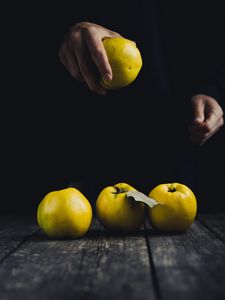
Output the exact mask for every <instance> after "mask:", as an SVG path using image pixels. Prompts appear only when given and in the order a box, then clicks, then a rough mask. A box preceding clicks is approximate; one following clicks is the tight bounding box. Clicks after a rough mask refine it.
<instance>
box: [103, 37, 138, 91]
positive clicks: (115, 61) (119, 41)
mask: <svg viewBox="0 0 225 300" xmlns="http://www.w3.org/2000/svg"><path fill="white" fill-rule="evenodd" d="M103 45H104V47H105V50H106V53H107V57H108V60H109V64H110V66H111V68H112V73H113V78H112V80H110V81H106V80H104V79H103V78H102V79H101V80H100V83H101V85H102V87H103V88H105V89H119V88H122V87H124V86H127V85H129V84H130V83H132V82H133V81H134V80H135V79H136V77H137V75H138V73H139V71H140V70H141V67H142V58H141V54H140V51H139V50H138V48H137V47H136V44H135V42H133V41H130V40H128V39H125V38H121V37H116V38H106V39H104V40H103Z"/></svg>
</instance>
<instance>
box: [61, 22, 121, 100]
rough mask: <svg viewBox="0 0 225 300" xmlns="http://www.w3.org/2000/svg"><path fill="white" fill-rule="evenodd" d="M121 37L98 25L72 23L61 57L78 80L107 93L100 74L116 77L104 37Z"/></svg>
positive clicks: (63, 44) (108, 77) (105, 77)
mask: <svg viewBox="0 0 225 300" xmlns="http://www.w3.org/2000/svg"><path fill="white" fill-rule="evenodd" d="M112 37H121V35H120V34H119V33H117V32H114V31H111V30H108V29H106V28H104V27H102V26H99V25H97V24H93V23H89V22H81V23H77V24H75V25H74V26H72V27H71V28H70V30H69V32H68V33H67V35H66V37H65V40H64V42H63V43H62V46H61V47H60V50H59V59H60V61H61V63H62V64H63V65H64V66H65V67H66V69H67V70H68V71H69V73H70V74H71V75H72V76H73V77H74V78H75V79H77V80H80V81H85V82H86V84H87V85H88V87H89V89H90V90H91V91H93V92H95V93H97V94H100V95H104V94H105V90H104V89H103V88H102V87H101V85H100V83H99V76H101V77H103V78H104V79H105V80H111V79H112V70H111V67H110V64H109V61H108V58H107V54H106V51H105V48H104V46H103V43H102V40H103V39H104V38H112Z"/></svg>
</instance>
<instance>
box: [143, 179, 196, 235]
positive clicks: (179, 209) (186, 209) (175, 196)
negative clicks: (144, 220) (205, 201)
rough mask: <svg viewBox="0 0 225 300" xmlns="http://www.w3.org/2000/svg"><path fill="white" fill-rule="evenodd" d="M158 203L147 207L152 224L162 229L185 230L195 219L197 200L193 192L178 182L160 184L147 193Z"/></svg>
mask: <svg viewBox="0 0 225 300" xmlns="http://www.w3.org/2000/svg"><path fill="white" fill-rule="evenodd" d="M149 197H150V198H153V199H155V200H156V201H157V202H158V203H159V204H158V205H156V206H154V207H153V208H148V214H149V218H150V222H151V224H152V226H153V227H154V228H156V229H158V230H163V231H185V230H187V229H188V228H189V227H190V226H191V224H192V223H193V222H194V220H195V216H196V212H197V201H196V198H195V195H194V193H193V192H192V191H191V190H190V189H189V188H188V187H187V186H186V185H183V184H180V183H168V184H160V185H158V186H156V187H155V188H154V189H153V190H152V191H151V192H150V194H149Z"/></svg>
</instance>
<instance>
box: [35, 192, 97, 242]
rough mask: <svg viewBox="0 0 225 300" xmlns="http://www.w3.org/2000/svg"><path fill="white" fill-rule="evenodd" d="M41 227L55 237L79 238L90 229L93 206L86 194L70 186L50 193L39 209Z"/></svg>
mask: <svg viewBox="0 0 225 300" xmlns="http://www.w3.org/2000/svg"><path fill="white" fill-rule="evenodd" d="M37 220H38V224H39V226H40V228H41V229H42V230H43V231H44V232H45V233H46V234H47V235H48V236H49V237H53V238H65V237H69V238H78V237H81V236H83V235H84V234H85V233H86V232H87V231H88V229H89V227H90V225H91V221H92V208H91V205H90V203H89V201H88V200H87V199H86V198H85V196H84V195H83V194H82V193H81V192H80V191H78V190H77V189H75V188H72V187H69V188H66V189H62V190H59V191H54V192H50V193H48V194H47V195H46V196H45V197H44V198H43V200H42V201H41V202H40V204H39V206H38V210H37Z"/></svg>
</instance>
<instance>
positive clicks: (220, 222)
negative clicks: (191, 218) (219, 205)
mask: <svg viewBox="0 0 225 300" xmlns="http://www.w3.org/2000/svg"><path fill="white" fill-rule="evenodd" d="M198 218H199V220H200V221H201V223H202V224H203V225H205V226H206V227H207V228H208V229H209V230H211V231H212V232H214V233H215V234H216V235H217V237H218V238H219V239H221V240H222V241H223V242H224V243H225V214H219V213H217V214H200V215H199V217H198Z"/></svg>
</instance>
